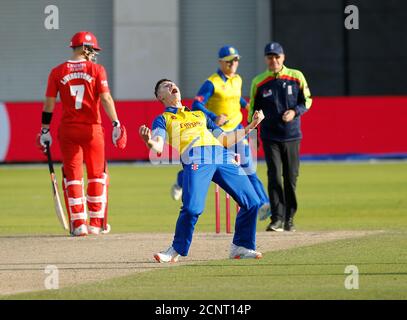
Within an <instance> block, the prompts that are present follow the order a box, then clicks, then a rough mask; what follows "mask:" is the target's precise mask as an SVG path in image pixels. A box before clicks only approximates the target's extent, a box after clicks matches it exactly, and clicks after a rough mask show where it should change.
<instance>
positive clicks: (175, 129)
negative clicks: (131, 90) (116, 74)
mask: <svg viewBox="0 0 407 320" xmlns="http://www.w3.org/2000/svg"><path fill="white" fill-rule="evenodd" d="M154 93H155V95H156V97H157V99H158V100H160V101H161V102H162V103H163V104H164V106H165V111H164V113H163V114H162V115H160V116H158V117H157V118H156V119H155V120H154V122H153V125H152V130H150V129H149V128H148V127H147V126H145V125H143V126H141V127H140V129H139V134H140V136H141V138H142V139H143V140H144V142H145V143H146V145H147V147H148V148H149V149H152V150H154V151H155V152H158V153H161V152H162V151H163V147H164V141H166V142H167V143H169V144H170V145H172V146H173V147H174V148H175V149H177V150H178V151H179V153H180V155H181V162H182V166H183V169H184V174H183V187H184V191H183V195H182V201H183V206H182V207H181V211H180V214H179V217H178V220H177V224H176V228H175V235H174V240H173V243H172V245H171V246H170V247H169V248H168V249H167V250H165V251H162V252H159V253H157V254H155V255H154V258H155V259H156V261H157V262H161V263H165V262H176V261H178V258H179V256H180V255H181V256H187V255H188V251H189V248H190V245H191V242H192V236H193V232H194V229H195V224H196V223H197V221H198V218H199V216H200V215H201V213H202V212H203V211H204V207H205V199H206V195H207V193H208V189H209V186H210V183H211V181H213V182H215V183H217V184H218V185H219V186H220V187H221V188H223V189H224V190H225V191H226V192H227V193H229V194H230V195H231V196H232V198H233V199H234V200H235V201H236V202H237V203H238V204H239V206H240V210H239V212H238V214H237V217H236V223H235V234H234V237H233V241H232V244H231V249H230V258H234V259H241V258H253V259H259V258H261V257H262V254H261V253H260V252H257V251H255V250H256V219H257V213H258V210H259V208H260V206H261V200H260V199H259V197H258V196H257V193H256V191H255V190H254V188H253V186H252V184H251V183H250V181H249V178H248V177H247V176H246V175H245V173H244V171H243V169H242V168H241V167H240V165H239V163H238V162H236V160H235V155H234V153H232V152H231V151H229V150H228V149H227V148H228V147H230V146H232V145H233V144H235V143H237V142H239V141H241V140H242V139H244V137H245V136H246V135H247V134H248V133H249V132H250V131H252V130H253V129H255V128H256V127H257V125H258V124H259V123H260V122H261V121H262V120H263V118H264V115H263V112H262V111H261V110H258V111H256V113H255V114H254V115H253V117H252V122H251V123H250V124H249V125H248V126H247V127H246V128H244V129H243V130H237V131H232V132H228V133H226V132H224V131H223V130H222V129H220V128H219V127H218V126H216V125H215V123H214V122H213V121H212V120H211V119H210V118H208V117H207V116H206V115H205V113H203V112H202V111H190V110H189V109H187V108H185V107H184V106H182V103H181V93H180V90H179V88H178V87H177V86H176V84H175V83H173V82H172V81H171V80H168V79H161V80H160V81H158V82H157V84H156V86H155V91H154ZM211 131H212V132H211Z"/></svg>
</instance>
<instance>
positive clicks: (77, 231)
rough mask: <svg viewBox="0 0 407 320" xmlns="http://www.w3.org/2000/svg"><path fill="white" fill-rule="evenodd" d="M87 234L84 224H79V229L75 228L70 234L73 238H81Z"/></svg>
mask: <svg viewBox="0 0 407 320" xmlns="http://www.w3.org/2000/svg"><path fill="white" fill-rule="evenodd" d="M87 234H88V227H87V226H86V224H81V225H80V226H79V227H77V228H75V229H74V230H73V232H72V235H73V236H74V237H82V236H86V235H87Z"/></svg>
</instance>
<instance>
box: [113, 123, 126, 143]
mask: <svg viewBox="0 0 407 320" xmlns="http://www.w3.org/2000/svg"><path fill="white" fill-rule="evenodd" d="M112 124H113V131H112V141H113V145H114V146H115V147H116V148H119V149H124V148H125V147H126V144H127V131H126V128H125V126H123V125H120V121H119V120H117V121H113V123H112Z"/></svg>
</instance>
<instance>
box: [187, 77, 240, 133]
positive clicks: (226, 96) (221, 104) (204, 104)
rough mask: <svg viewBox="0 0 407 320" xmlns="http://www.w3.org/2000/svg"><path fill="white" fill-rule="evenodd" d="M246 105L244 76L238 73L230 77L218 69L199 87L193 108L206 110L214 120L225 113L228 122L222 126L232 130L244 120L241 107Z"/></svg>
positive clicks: (226, 129) (225, 129)
mask: <svg viewBox="0 0 407 320" xmlns="http://www.w3.org/2000/svg"><path fill="white" fill-rule="evenodd" d="M246 105H247V102H246V100H245V99H244V98H243V97H242V78H241V77H240V76H239V75H238V74H236V75H234V76H233V77H228V76H226V75H225V74H224V73H223V72H222V71H221V70H218V71H217V72H216V73H214V74H212V75H211V76H210V77H209V78H208V79H207V80H206V81H205V82H204V84H203V85H202V87H201V88H200V89H199V91H198V94H197V95H196V97H195V99H194V101H193V103H192V110H200V111H202V112H204V113H205V114H206V115H207V116H208V117H209V118H210V119H211V120H212V121H215V119H216V117H217V116H218V115H220V114H222V113H223V114H225V115H226V116H227V117H228V122H226V123H225V124H224V125H223V126H222V127H221V128H222V130H224V131H232V130H234V129H236V127H238V126H239V124H240V123H241V122H242V119H243V115H242V112H241V110H240V109H241V108H244V107H246Z"/></svg>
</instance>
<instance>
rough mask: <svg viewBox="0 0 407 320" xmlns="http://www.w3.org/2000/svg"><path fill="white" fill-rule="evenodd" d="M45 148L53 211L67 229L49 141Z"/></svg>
mask: <svg viewBox="0 0 407 320" xmlns="http://www.w3.org/2000/svg"><path fill="white" fill-rule="evenodd" d="M46 150H47V159H48V168H49V173H50V176H51V185H52V195H53V198H54V207H55V213H56V214H57V217H58V220H59V222H60V223H61V225H62V227H63V228H64V229H65V230H68V223H67V222H66V218H65V213H64V209H62V205H61V199H60V197H59V192H58V184H57V179H56V176H55V171H54V164H53V162H52V158H51V149H50V146H49V143H47V149H46Z"/></svg>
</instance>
